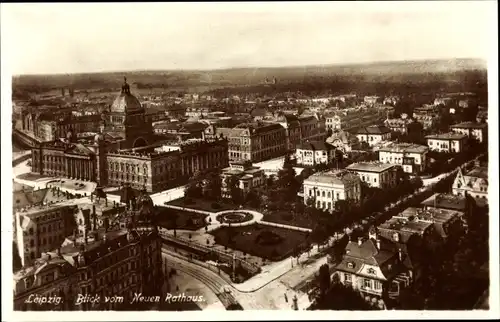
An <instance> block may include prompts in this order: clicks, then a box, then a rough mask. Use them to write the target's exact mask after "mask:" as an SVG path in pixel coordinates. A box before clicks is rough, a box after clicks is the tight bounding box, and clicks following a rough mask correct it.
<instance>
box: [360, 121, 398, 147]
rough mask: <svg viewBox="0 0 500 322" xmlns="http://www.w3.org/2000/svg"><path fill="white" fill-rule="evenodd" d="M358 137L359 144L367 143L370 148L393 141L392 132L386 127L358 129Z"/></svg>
mask: <svg viewBox="0 0 500 322" xmlns="http://www.w3.org/2000/svg"><path fill="white" fill-rule="evenodd" d="M356 137H357V138H358V140H359V142H361V143H362V142H366V143H368V145H369V146H374V145H377V144H379V143H380V142H383V141H389V140H390V139H391V130H389V129H388V128H387V127H385V126H380V125H372V126H368V127H362V128H360V129H358V131H357V132H356Z"/></svg>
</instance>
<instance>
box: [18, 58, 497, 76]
mask: <svg viewBox="0 0 500 322" xmlns="http://www.w3.org/2000/svg"><path fill="white" fill-rule="evenodd" d="M464 60H473V61H478V62H481V63H483V64H485V67H487V59H485V58H478V57H458V58H457V57H455V58H422V59H402V60H378V61H370V62H346V63H330V64H307V65H282V66H260V67H256V66H235V67H220V68H211V69H202V68H170V69H152V68H144V69H129V70H107V71H105V70H103V71H95V72H71V73H68V72H61V73H30V74H13V75H12V77H13V78H16V77H23V76H24V77H26V76H27V77H29V76H62V75H67V76H71V75H91V74H119V73H123V74H126V73H138V72H179V71H190V72H215V71H230V70H237V69H252V68H254V69H287V68H310V67H322V66H324V67H334V66H339V67H340V66H346V67H350V66H363V65H377V64H395V63H405V62H427V61H434V62H436V61H448V62H450V61H464Z"/></svg>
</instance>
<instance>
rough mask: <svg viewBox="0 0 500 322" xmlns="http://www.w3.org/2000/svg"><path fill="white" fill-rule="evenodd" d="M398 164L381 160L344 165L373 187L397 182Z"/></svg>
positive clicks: (388, 185) (381, 186)
mask: <svg viewBox="0 0 500 322" xmlns="http://www.w3.org/2000/svg"><path fill="white" fill-rule="evenodd" d="M398 167H399V166H398V165H395V164H388V163H381V162H359V163H353V164H350V165H349V166H347V167H346V169H347V170H350V171H353V172H356V173H357V174H358V175H359V177H360V178H361V181H363V182H365V183H366V184H368V186H370V187H374V188H382V189H383V188H390V187H394V186H395V185H396V184H397V182H398V177H397V176H398Z"/></svg>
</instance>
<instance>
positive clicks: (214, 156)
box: [107, 138, 228, 192]
mask: <svg viewBox="0 0 500 322" xmlns="http://www.w3.org/2000/svg"><path fill="white" fill-rule="evenodd" d="M227 164H228V159H227V140H225V139H220V138H216V139H207V140H195V141H187V142H183V143H181V144H176V145H173V146H162V147H153V146H149V147H144V148H139V149H135V150H134V151H116V152H112V153H108V155H107V169H108V170H107V173H108V184H109V185H111V186H121V185H123V184H129V185H130V186H131V187H132V188H134V189H141V188H143V187H145V188H146V190H147V191H149V192H156V191H161V190H165V189H168V188H171V187H173V186H176V185H178V184H180V183H183V182H185V181H186V180H187V179H189V178H190V177H191V176H192V175H194V174H195V173H196V172H205V171H210V170H213V169H222V168H224V167H225V166H227Z"/></svg>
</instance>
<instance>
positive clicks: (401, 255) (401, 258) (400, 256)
mask: <svg viewBox="0 0 500 322" xmlns="http://www.w3.org/2000/svg"><path fill="white" fill-rule="evenodd" d="M398 255H399V260H400V261H403V251H402V250H401V248H400V249H398Z"/></svg>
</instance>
